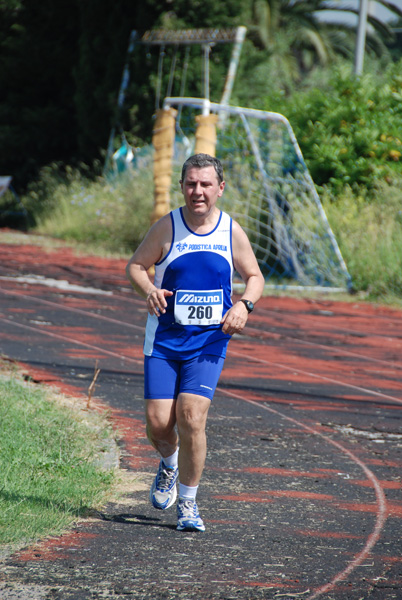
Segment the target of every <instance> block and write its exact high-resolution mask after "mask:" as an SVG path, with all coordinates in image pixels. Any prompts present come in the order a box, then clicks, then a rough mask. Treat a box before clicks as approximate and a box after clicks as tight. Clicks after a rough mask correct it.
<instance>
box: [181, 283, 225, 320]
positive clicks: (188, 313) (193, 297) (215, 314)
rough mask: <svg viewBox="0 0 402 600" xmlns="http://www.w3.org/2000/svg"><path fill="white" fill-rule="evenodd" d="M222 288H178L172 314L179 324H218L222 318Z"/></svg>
mask: <svg viewBox="0 0 402 600" xmlns="http://www.w3.org/2000/svg"><path fill="white" fill-rule="evenodd" d="M222 311H223V292H222V290H208V291H199V292H198V291H192V290H191V291H188V290H178V291H177V292H176V297H175V305H174V315H175V320H176V323H180V324H181V325H218V324H219V323H220V322H221V319H222Z"/></svg>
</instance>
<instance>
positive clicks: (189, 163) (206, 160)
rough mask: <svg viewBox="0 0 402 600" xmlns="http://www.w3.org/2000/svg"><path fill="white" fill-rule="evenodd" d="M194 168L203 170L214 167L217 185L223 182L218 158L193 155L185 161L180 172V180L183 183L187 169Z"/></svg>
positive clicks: (207, 155) (206, 155)
mask: <svg viewBox="0 0 402 600" xmlns="http://www.w3.org/2000/svg"><path fill="white" fill-rule="evenodd" d="M191 167H196V168H197V169H203V168H204V167H214V169H215V172H216V174H217V176H218V181H219V183H222V181H223V167H222V163H221V161H220V160H219V159H218V158H215V157H214V156H210V155H209V154H203V153H200V154H193V156H190V158H188V159H187V160H186V162H185V163H184V165H183V168H182V171H181V180H182V181H184V179H185V177H186V172H187V169H191Z"/></svg>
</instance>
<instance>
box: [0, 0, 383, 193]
mask: <svg viewBox="0 0 402 600" xmlns="http://www.w3.org/2000/svg"><path fill="white" fill-rule="evenodd" d="M335 4H337V3H335ZM381 4H383V5H386V4H388V2H387V1H386V0H384V1H381ZM328 6H329V4H328V3H326V2H324V0H303V1H301V0H296V1H294V0H226V1H225V2H216V0H214V1H212V0H174V2H173V0H142V2H138V3H137V2H132V1H129V0H96V1H95V0H85V2H83V1H82V0H59V1H58V2H54V1H53V0H43V1H42V2H37V0H0V90H1V91H2V94H1V96H0V147H1V150H2V152H1V162H0V174H2V175H8V174H9V175H12V176H13V178H14V187H15V188H16V189H17V190H18V191H23V189H24V187H25V186H26V185H27V183H28V182H29V181H31V180H32V179H34V178H35V176H36V175H37V173H38V171H39V169H40V168H41V167H42V166H43V165H46V164H49V163H51V162H55V161H59V162H62V163H63V162H64V163H67V164H79V163H80V162H85V163H87V164H91V163H92V162H93V161H94V160H95V159H97V158H101V157H102V153H104V152H105V149H106V146H107V142H108V137H109V133H110V130H111V127H112V126H114V125H116V122H117V121H118V122H119V125H120V126H121V127H122V128H123V129H124V130H125V131H130V132H131V135H132V137H133V140H134V141H137V140H144V139H146V138H147V137H148V138H149V135H150V132H151V128H152V114H153V112H154V110H155V85H156V83H157V80H156V79H157V69H158V56H152V55H151V54H152V53H151V52H148V53H147V52H142V51H141V52H140V51H138V52H137V51H135V52H134V53H133V55H132V59H131V64H130V67H131V85H130V88H129V90H128V94H127V100H128V102H127V104H126V106H125V110H124V111H123V114H121V115H117V114H116V108H117V95H118V90H119V85H120V81H121V76H122V71H123V67H124V64H125V61H126V58H127V45H128V40H129V35H130V32H131V31H132V30H137V31H138V32H139V33H142V32H143V31H145V30H147V29H152V28H157V27H165V28H170V29H178V28H201V27H221V28H223V27H231V26H236V25H246V26H247V27H248V31H249V39H248V40H247V41H246V43H245V45H244V50H243V55H242V64H241V65H240V70H239V78H238V79H237V91H236V93H235V95H236V97H237V98H242V101H243V104H248V105H249V104H250V103H251V102H254V105H255V102H257V101H259V102H261V100H260V99H261V97H263V96H264V95H266V93H267V92H269V90H270V89H271V88H272V87H275V88H280V89H287V90H290V89H294V85H295V81H296V84H297V85H299V83H300V82H301V81H302V80H300V74H302V75H303V77H304V76H305V73H306V72H307V71H308V70H309V69H311V68H312V67H313V66H314V65H315V64H317V62H320V61H321V62H322V61H324V62H325V60H327V59H328V58H329V57H330V56H331V53H335V54H336V53H337V52H338V50H339V47H340V45H342V44H343V41H342V38H340V41H339V40H338V41H339V43H338V42H337V43H338V46H337V45H336V43H335V42H336V40H337V38H336V31H335V30H333V31H331V29H330V26H328V27H327V26H324V25H323V24H322V22H319V21H318V20H317V13H318V12H319V11H320V10H321V9H324V7H328ZM373 25H374V26H376V27H377V31H378V32H379V33H381V34H382V35H385V33H386V32H387V31H386V27H385V28H384V26H383V25H381V24H377V25H376V24H375V23H374V22H373ZM381 27H382V29H381ZM335 29H336V28H335ZM338 29H339V28H338ZM340 33H341V32H339V31H338V35H340ZM343 45H344V44H343ZM218 46H219V45H216V47H214V48H212V54H211V74H210V75H211V81H210V88H211V99H212V100H219V98H220V94H221V90H222V85H223V81H224V77H225V74H226V70H227V65H228V61H229V56H230V51H231V48H230V47H229V46H225V47H223V46H221V47H218ZM192 52H193V54H192V58H191V61H190V65H189V69H188V72H187V80H186V89H185V95H198V96H200V95H203V89H202V85H201V83H202V56H201V54H202V53H201V52H200V50H199V48H198V49H194V48H193V49H192ZM173 53H174V49H172V48H170V49H167V51H166V59H169V55H170V57H172V54H173ZM197 53H198V55H197V56H196V54H197ZM324 59H325V60H324ZM180 60H181V61H182V62H181V65H179V68H178V70H177V74H176V75H175V77H174V81H173V83H174V86H175V93H176V94H177V93H178V92H179V90H180V86H181V84H182V81H181V79H180V74H181V72H182V71H183V69H182V67H183V60H184V59H183V56H182V57H181V59H180ZM168 63H169V61H168V60H166V65H165V66H167V65H168ZM168 79H169V67H168V68H167V69H166V70H165V71H164V75H163V80H162V94H164V93H165V90H166V88H167V82H168ZM292 86H293V88H292ZM259 107H261V103H260V106H259Z"/></svg>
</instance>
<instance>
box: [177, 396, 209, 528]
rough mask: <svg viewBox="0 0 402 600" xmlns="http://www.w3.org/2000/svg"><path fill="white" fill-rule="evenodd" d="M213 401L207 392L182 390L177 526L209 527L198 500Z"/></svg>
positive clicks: (179, 402)
mask: <svg viewBox="0 0 402 600" xmlns="http://www.w3.org/2000/svg"><path fill="white" fill-rule="evenodd" d="M210 404H211V401H210V400H209V398H205V397H204V396H198V395H196V394H189V393H181V394H179V397H178V399H177V404H176V420H177V429H178V432H179V438H180V451H179V472H180V485H179V503H178V505H177V529H178V530H180V531H183V530H186V531H188V530H193V531H205V526H204V523H203V521H202V519H201V517H200V515H199V512H198V507H197V503H196V495H197V489H198V484H199V482H200V479H201V475H202V472H203V470H204V465H205V458H206V453H207V440H206V433H205V426H206V421H207V416H208V409H209V407H210Z"/></svg>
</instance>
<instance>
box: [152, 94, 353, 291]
mask: <svg viewBox="0 0 402 600" xmlns="http://www.w3.org/2000/svg"><path fill="white" fill-rule="evenodd" d="M170 108H173V109H175V114H177V115H180V119H178V118H177V117H176V122H175V130H176V135H175V140H174V150H173V159H172V160H173V165H172V178H171V179H172V181H173V182H174V184H173V185H172V186H171V189H170V204H171V207H172V208H175V207H176V206H179V205H180V204H181V203H182V196H181V194H180V190H179V188H178V185H177V182H178V181H179V179H180V175H181V167H182V164H183V162H184V161H185V160H186V158H188V157H189V156H190V155H191V154H193V153H194V150H195V144H196V117H197V115H199V114H200V111H201V113H203V114H204V115H205V114H211V115H216V119H215V120H216V123H217V125H216V151H215V154H216V156H217V157H218V158H219V159H220V160H221V162H222V164H223V167H224V173H225V180H226V188H225V193H224V195H223V197H222V198H221V199H220V208H221V209H222V210H224V211H227V212H229V213H230V215H231V216H232V217H233V218H235V219H236V220H237V221H238V222H239V223H240V225H241V226H242V227H243V229H244V230H245V231H246V233H247V235H248V237H249V239H250V241H251V244H252V247H253V250H254V252H255V254H256V256H257V260H258V263H259V265H260V268H261V270H262V272H263V274H264V276H265V278H266V284H267V287H270V286H272V287H276V288H282V289H309V288H310V289H314V290H320V289H322V290H327V291H329V290H331V291H345V290H350V288H351V278H350V275H349V273H348V270H347V267H346V264H345V261H344V260H343V257H342V254H341V252H340V249H339V247H338V244H337V241H336V239H335V236H334V234H333V232H332V229H331V227H330V224H329V222H328V219H327V216H326V213H325V211H324V208H323V206H322V204H321V201H320V198H319V196H318V194H317V191H316V189H315V186H314V182H313V181H312V178H311V176H310V174H309V171H308V169H307V167H306V165H305V162H304V160H303V156H302V153H301V150H300V147H299V145H298V143H297V140H296V137H295V135H294V132H293V130H292V127H291V126H290V123H289V121H288V120H287V119H286V118H285V117H284V116H283V115H281V114H278V113H273V112H267V111H261V110H255V109H248V108H241V107H238V106H227V105H225V104H216V103H212V102H209V101H206V100H202V99H196V98H165V101H164V109H165V110H168V109H170Z"/></svg>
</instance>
